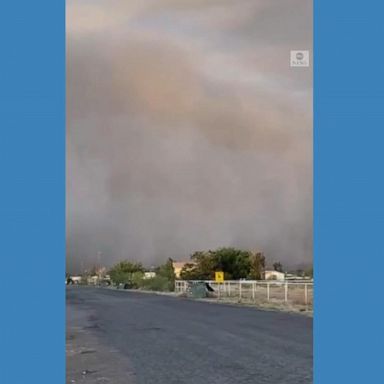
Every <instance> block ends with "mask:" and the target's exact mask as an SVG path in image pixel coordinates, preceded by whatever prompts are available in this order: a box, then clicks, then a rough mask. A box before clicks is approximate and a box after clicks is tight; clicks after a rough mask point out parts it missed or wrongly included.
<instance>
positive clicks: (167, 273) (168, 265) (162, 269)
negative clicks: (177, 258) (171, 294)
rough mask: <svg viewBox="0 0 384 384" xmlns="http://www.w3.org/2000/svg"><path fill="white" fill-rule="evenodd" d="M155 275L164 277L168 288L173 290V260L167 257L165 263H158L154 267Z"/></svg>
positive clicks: (174, 277)
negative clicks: (157, 265) (156, 266)
mask: <svg viewBox="0 0 384 384" xmlns="http://www.w3.org/2000/svg"><path fill="white" fill-rule="evenodd" d="M156 275H158V277H160V278H163V279H165V280H166V281H167V282H168V283H167V284H168V290H169V291H173V290H174V289H175V279H176V276H175V270H174V269H173V260H172V259H171V258H168V260H167V261H166V262H165V264H163V265H160V266H159V267H158V268H157V269H156Z"/></svg>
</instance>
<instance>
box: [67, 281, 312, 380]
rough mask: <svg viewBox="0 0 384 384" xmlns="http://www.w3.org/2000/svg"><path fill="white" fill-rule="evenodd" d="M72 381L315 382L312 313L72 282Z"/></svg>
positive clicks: (69, 300) (69, 347)
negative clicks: (313, 374)
mask: <svg viewBox="0 0 384 384" xmlns="http://www.w3.org/2000/svg"><path fill="white" fill-rule="evenodd" d="M67 383H71V384H72V383H113V384H120V383H122V384H123V383H124V384H173V383H174V384H202V383H204V384H205V383H207V384H216V383H217V384H234V383H236V384H248V383H252V384H254V383H257V384H301V383H303V384H308V383H312V319H311V318H309V317H306V316H303V315H294V314H288V313H282V312H272V311H262V310H257V309H254V308H247V307H240V306H230V305H221V304H211V303H204V302H201V301H193V300H188V299H183V298H175V297H168V296H161V295H155V294H145V293H138V292H127V291H117V290H108V289H103V288H89V287H68V288H67Z"/></svg>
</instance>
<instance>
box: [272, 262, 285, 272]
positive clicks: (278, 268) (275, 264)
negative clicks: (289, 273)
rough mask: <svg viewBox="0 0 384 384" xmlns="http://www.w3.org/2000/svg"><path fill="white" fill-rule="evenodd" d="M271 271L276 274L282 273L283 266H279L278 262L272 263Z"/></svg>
mask: <svg viewBox="0 0 384 384" xmlns="http://www.w3.org/2000/svg"><path fill="white" fill-rule="evenodd" d="M273 269H274V270H275V271H277V272H283V264H281V263H280V262H279V261H276V262H275V263H273Z"/></svg>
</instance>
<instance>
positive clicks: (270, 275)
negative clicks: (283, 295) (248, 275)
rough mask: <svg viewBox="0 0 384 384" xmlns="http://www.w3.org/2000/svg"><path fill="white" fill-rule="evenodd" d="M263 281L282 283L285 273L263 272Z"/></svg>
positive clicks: (269, 270) (270, 270)
mask: <svg viewBox="0 0 384 384" xmlns="http://www.w3.org/2000/svg"><path fill="white" fill-rule="evenodd" d="M264 279H265V280H278V281H284V280H285V273H284V272H279V271H275V270H272V269H268V270H265V271H264Z"/></svg>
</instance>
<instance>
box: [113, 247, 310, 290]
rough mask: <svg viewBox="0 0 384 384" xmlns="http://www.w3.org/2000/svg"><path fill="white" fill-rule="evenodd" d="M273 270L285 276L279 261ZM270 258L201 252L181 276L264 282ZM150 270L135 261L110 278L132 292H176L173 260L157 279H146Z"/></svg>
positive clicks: (233, 250) (157, 271) (160, 268)
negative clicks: (218, 276) (221, 275)
mask: <svg viewBox="0 0 384 384" xmlns="http://www.w3.org/2000/svg"><path fill="white" fill-rule="evenodd" d="M271 268H272V269H274V270H276V271H279V272H284V269H283V265H282V264H281V263H280V262H278V261H276V262H274V263H273V264H272V265H271ZM265 269H266V258H265V256H264V254H263V253H262V252H251V251H246V250H242V249H236V248H232V247H227V248H218V249H216V250H209V251H198V252H194V253H193V254H192V255H191V256H190V262H189V263H186V264H185V265H184V266H183V268H182V269H181V272H180V277H179V278H180V279H183V280H213V279H214V276H215V272H216V271H222V272H224V276H225V279H226V280H238V279H251V280H261V279H263V278H264V271H265ZM145 272H146V269H145V267H144V266H143V264H141V263H138V262H132V261H121V262H119V263H117V264H115V265H114V266H113V267H112V268H111V269H110V270H109V271H108V274H109V275H110V277H111V280H112V282H113V283H114V284H116V285H119V284H127V283H129V284H130V285H131V286H132V288H143V289H149V290H159V291H171V290H173V289H174V283H175V279H176V276H175V271H174V267H173V260H172V259H170V258H169V259H168V260H167V261H166V262H165V263H164V264H163V265H160V266H158V267H157V268H155V269H154V270H153V272H155V274H156V275H155V276H151V277H149V278H145ZM291 273H294V274H297V275H299V276H308V277H312V276H313V269H312V268H310V269H308V270H306V271H304V270H299V271H293V272H291Z"/></svg>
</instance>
